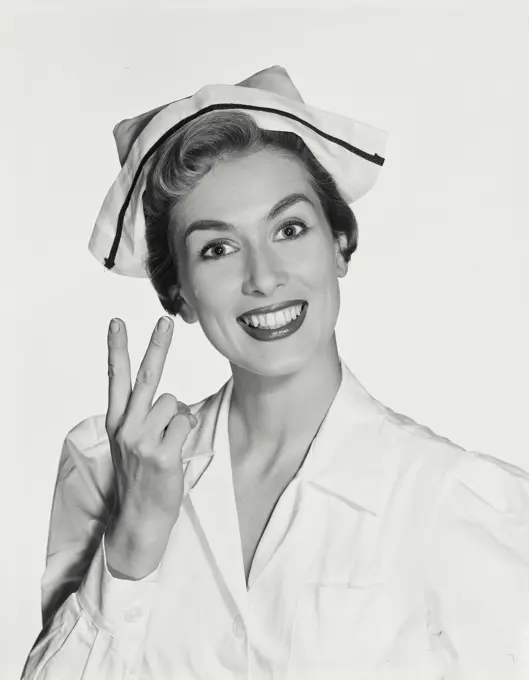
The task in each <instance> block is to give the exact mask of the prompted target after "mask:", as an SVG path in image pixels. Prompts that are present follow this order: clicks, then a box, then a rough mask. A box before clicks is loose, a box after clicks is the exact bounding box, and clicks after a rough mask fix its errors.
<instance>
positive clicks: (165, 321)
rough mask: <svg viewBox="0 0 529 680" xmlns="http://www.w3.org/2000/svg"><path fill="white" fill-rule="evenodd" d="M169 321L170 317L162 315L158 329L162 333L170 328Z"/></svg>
mask: <svg viewBox="0 0 529 680" xmlns="http://www.w3.org/2000/svg"><path fill="white" fill-rule="evenodd" d="M169 323H170V322H169V319H168V318H167V317H166V316H162V318H161V319H160V320H159V321H158V325H157V326H156V330H158V331H160V333H165V332H166V331H168V330H169Z"/></svg>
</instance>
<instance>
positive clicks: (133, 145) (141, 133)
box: [88, 66, 387, 278]
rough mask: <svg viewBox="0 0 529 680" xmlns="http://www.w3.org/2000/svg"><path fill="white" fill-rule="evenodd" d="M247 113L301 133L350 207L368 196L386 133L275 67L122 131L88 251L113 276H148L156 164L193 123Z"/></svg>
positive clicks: (212, 88)
mask: <svg viewBox="0 0 529 680" xmlns="http://www.w3.org/2000/svg"><path fill="white" fill-rule="evenodd" d="M216 110H217V111H218V110H231V111H237V110H238V111H245V112H246V113H247V114H249V115H250V116H251V117H252V118H253V119H254V120H255V122H256V123H257V125H258V126H259V127H260V128H263V129H267V130H280V131H288V132H294V133H296V134H297V135H298V136H299V137H301V138H302V139H303V141H304V142H305V144H306V145H307V146H308V148H309V149H310V150H311V151H312V153H313V154H314V156H315V157H316V158H317V160H318V161H319V162H320V163H321V164H322V165H323V167H324V168H325V169H326V170H327V171H328V172H329V173H330V174H331V175H332V176H333V177H334V180H335V182H336V184H337V187H338V190H339V191H340V194H341V195H342V196H343V198H344V199H345V201H346V202H347V203H349V204H350V203H353V202H354V201H356V200H357V199H358V198H360V197H361V196H363V195H364V194H365V193H366V192H367V191H369V189H371V187H372V186H373V184H374V183H375V180H376V178H377V175H378V172H379V170H380V167H381V166H382V165H383V163H384V158H383V154H384V149H385V143H386V136H387V135H386V133H385V132H384V131H382V130H379V129H377V128H374V127H371V126H369V125H365V124H364V123H360V122H358V121H356V120H353V119H351V118H348V117H346V116H342V115H338V114H335V113H330V112H328V111H324V110H322V109H317V108H314V107H312V106H309V105H307V104H305V103H304V102H303V99H302V98H301V95H300V94H299V92H298V90H297V89H296V87H295V86H294V83H293V82H292V80H291V79H290V76H289V75H288V73H287V71H286V70H285V69H284V68H283V67H281V66H271V67H269V68H266V69H264V70H262V71H259V72H258V73H255V74H253V75H252V76H250V77H249V78H246V79H245V80H243V81H241V82H240V83H237V85H206V86H205V87H202V88H201V89H200V90H198V92H196V93H195V94H194V95H192V96H189V97H185V98H184V99H179V100H178V101H175V102H172V103H170V104H165V105H164V106H160V107H158V108H156V109H152V110H151V111H148V112H146V113H142V114H141V115H139V116H136V117H135V118H130V119H128V120H123V121H122V122H121V123H118V124H117V125H116V127H115V128H114V138H115V141H116V146H117V150H118V155H119V161H120V163H121V166H122V167H121V171H120V172H119V174H118V176H117V178H116V180H115V182H114V183H113V185H112V186H111V188H110V190H109V192H108V194H107V196H106V198H105V200H104V202H103V206H102V208H101V210H100V212H99V215H98V217H97V220H96V223H95V227H94V230H93V232H92V236H91V238H90V242H89V245H88V248H89V250H90V252H91V253H92V254H93V255H94V257H95V258H96V259H97V260H98V261H99V262H101V263H102V264H103V265H104V266H105V267H106V268H107V269H110V270H112V271H113V272H115V273H116V274H122V275H124V276H134V277H143V278H146V277H147V276H148V274H147V270H146V268H145V265H144V262H145V261H146V259H147V244H146V240H145V219H144V215H143V203H142V194H143V191H144V189H145V183H146V175H147V171H148V168H149V165H150V161H151V159H152V157H153V155H154V154H155V152H156V150H157V149H158V148H159V147H160V145H161V144H162V143H163V142H164V141H165V140H166V139H167V138H168V137H169V136H170V135H172V134H173V133H174V132H175V131H176V130H178V129H180V128H181V127H182V126H183V125H185V123H187V122H189V121H192V120H195V119H196V118H199V117H200V116H201V115H203V114H205V113H208V112H209V111H216Z"/></svg>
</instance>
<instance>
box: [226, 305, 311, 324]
mask: <svg viewBox="0 0 529 680" xmlns="http://www.w3.org/2000/svg"><path fill="white" fill-rule="evenodd" d="M306 304H307V301H306V300H288V301H287V302H277V303H276V304H275V305H268V307H256V308H255V309H249V310H248V311H247V312H244V313H243V314H241V315H240V316H238V317H237V320H238V321H242V320H243V317H244V316H252V314H254V315H255V316H258V315H259V314H271V313H272V312H279V311H281V310H282V309H287V308H288V307H296V306H297V305H306Z"/></svg>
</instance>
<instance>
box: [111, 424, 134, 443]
mask: <svg viewBox="0 0 529 680" xmlns="http://www.w3.org/2000/svg"><path fill="white" fill-rule="evenodd" d="M114 439H115V440H116V444H118V446H119V447H120V448H129V447H130V445H131V444H132V442H133V439H132V432H131V431H130V428H129V427H127V425H122V426H121V427H118V429H117V430H116V434H115V436H114Z"/></svg>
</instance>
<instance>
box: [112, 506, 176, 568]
mask: <svg viewBox="0 0 529 680" xmlns="http://www.w3.org/2000/svg"><path fill="white" fill-rule="evenodd" d="M173 524H174V522H169V521H165V522H163V521H160V520H159V521H155V520H154V519H150V518H146V517H142V518H141V520H140V521H138V522H134V521H132V518H130V517H127V516H126V515H124V514H121V515H120V516H119V517H118V518H117V519H115V520H113V521H111V522H110V524H109V526H108V527H107V531H106V533H105V537H104V545H105V554H106V562H107V568H108V570H109V572H110V573H111V575H112V576H114V577H115V578H126V579H131V580H139V579H142V578H145V577H146V576H148V575H149V574H150V573H152V572H153V571H155V570H156V569H157V568H158V566H159V565H160V562H161V560H162V557H163V555H164V553H165V549H166V547H167V543H168V541H169V537H170V534H171V530H172V527H173Z"/></svg>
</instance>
